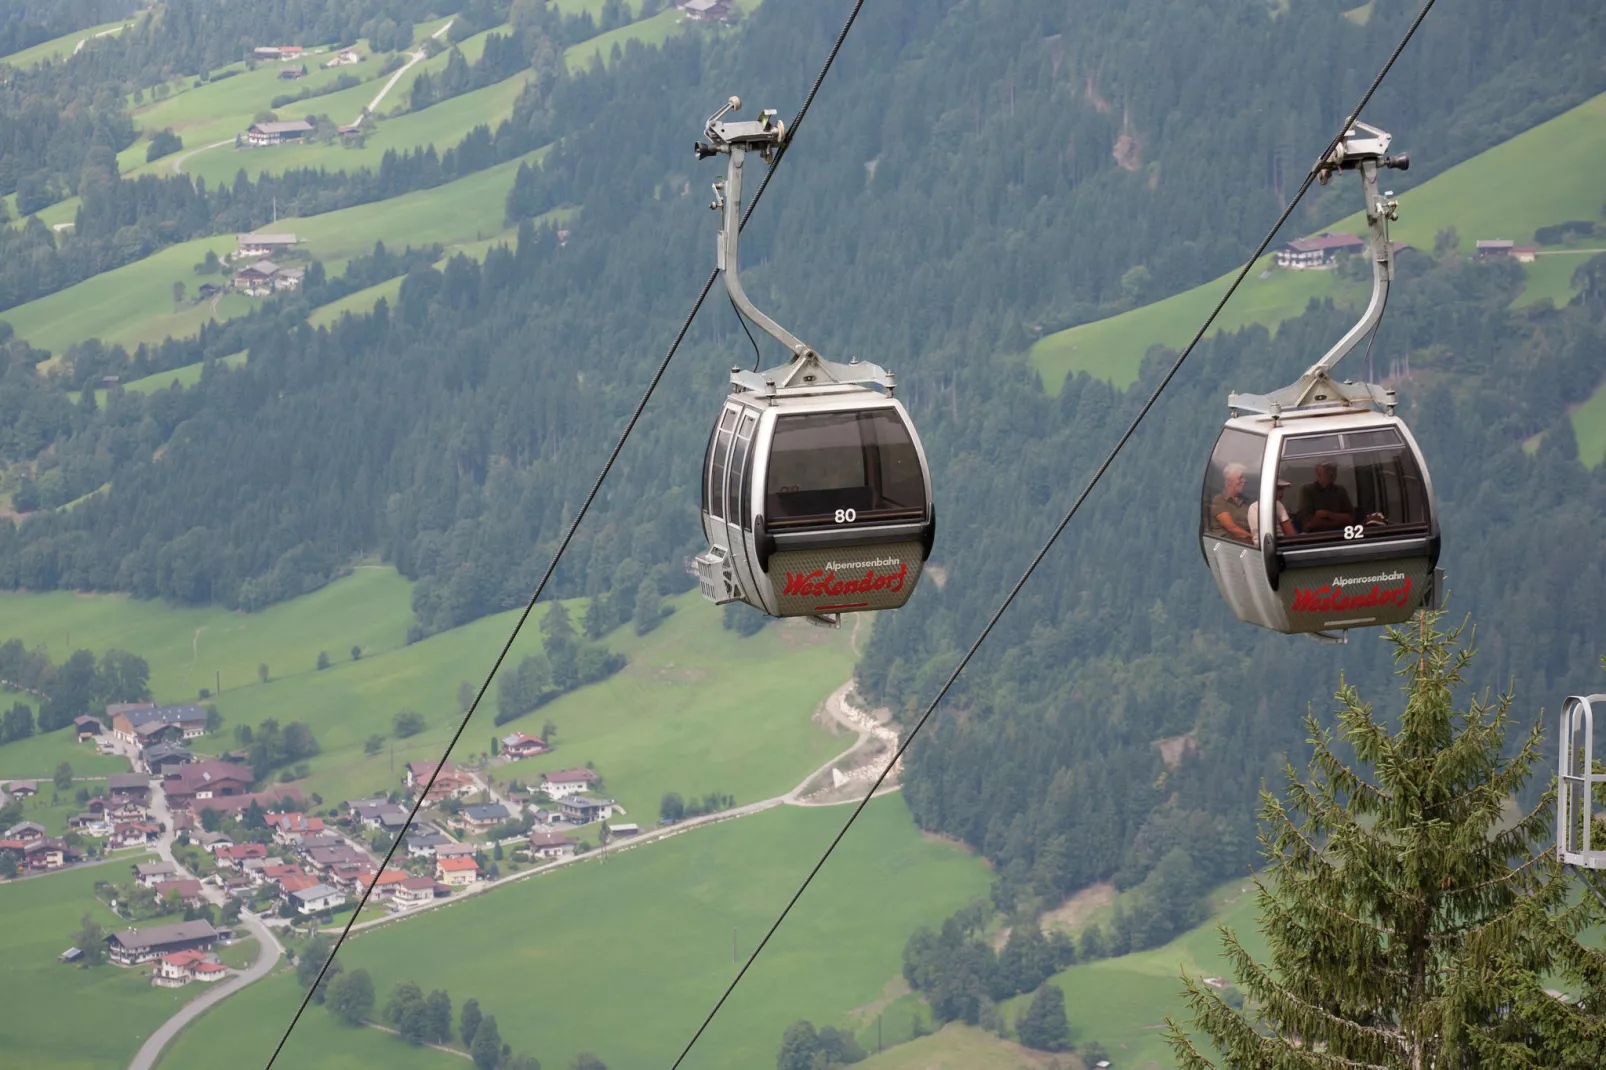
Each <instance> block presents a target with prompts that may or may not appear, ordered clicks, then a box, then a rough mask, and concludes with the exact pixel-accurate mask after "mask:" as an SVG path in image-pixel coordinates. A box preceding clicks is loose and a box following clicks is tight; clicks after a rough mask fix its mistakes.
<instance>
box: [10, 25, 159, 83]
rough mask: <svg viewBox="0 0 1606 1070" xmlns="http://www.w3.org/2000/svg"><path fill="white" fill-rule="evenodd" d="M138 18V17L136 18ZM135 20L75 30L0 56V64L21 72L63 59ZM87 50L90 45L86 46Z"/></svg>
mask: <svg viewBox="0 0 1606 1070" xmlns="http://www.w3.org/2000/svg"><path fill="white" fill-rule="evenodd" d="M136 17H137V16H136ZM132 21H133V19H132V18H129V19H118V20H117V21H116V22H103V23H101V24H100V25H99V26H91V27H89V28H88V29H84V30H74V31H73V32H72V33H65V34H62V35H61V36H60V37H56V38H52V39H51V40H49V41H41V42H40V43H39V44H37V45H34V46H33V47H32V48H25V49H23V50H22V51H21V52H13V53H11V54H10V55H7V56H0V63H8V64H10V65H11V66H13V67H16V68H18V69H19V70H20V69H22V68H25V67H31V66H33V65H34V64H36V63H42V62H44V61H45V60H47V59H61V58H63V57H66V56H70V55H72V54H73V50H74V49H76V48H77V47H78V44H79V42H80V41H84V42H87V41H91V40H93V39H94V38H96V37H99V36H103V35H109V34H114V33H117V32H119V31H121V30H122V28H123V27H124V26H126V25H128V24H129V23H130V22H132ZM84 47H85V48H88V47H89V45H88V44H85V45H84Z"/></svg>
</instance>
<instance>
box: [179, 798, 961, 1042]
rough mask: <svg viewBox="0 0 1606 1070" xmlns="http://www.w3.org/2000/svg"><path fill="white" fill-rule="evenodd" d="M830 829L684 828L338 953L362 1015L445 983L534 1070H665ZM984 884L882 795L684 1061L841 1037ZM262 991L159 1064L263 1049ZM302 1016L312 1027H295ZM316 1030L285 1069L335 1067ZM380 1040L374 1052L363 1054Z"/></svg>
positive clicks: (795, 823) (779, 825)
mask: <svg viewBox="0 0 1606 1070" xmlns="http://www.w3.org/2000/svg"><path fill="white" fill-rule="evenodd" d="M845 817H846V812H845V811H844V810H843V809H841V808H836V807H833V808H829V809H798V808H792V807H786V808H780V809H776V810H769V811H765V812H764V813H761V814H758V815H755V816H752V817H747V818H742V819H740V820H736V821H732V822H729V823H726V824H721V825H717V826H715V827H712V828H707V829H701V830H696V831H693V832H689V833H688V834H686V835H684V836H678V837H675V838H673V839H671V840H669V841H666V842H664V843H659V844H652V845H644V846H643V847H641V848H640V849H636V850H631V851H627V852H624V853H623V854H619V855H616V856H614V857H612V858H610V859H609V860H608V861H607V862H606V863H605V864H604V863H600V862H597V863H588V864H585V865H580V866H575V867H570V868H568V869H565V870H561V871H559V872H557V873H553V874H551V875H549V876H544V877H536V878H532V879H529V880H525V881H521V882H519V883H517V884H515V885H512V886H510V887H508V888H505V889H502V890H499V891H497V892H495V893H493V894H491V895H486V896H480V897H476V898H474V899H470V900H466V901H464V902H462V903H460V904H455V905H453V906H450V907H447V908H446V909H443V910H438V911H433V912H431V913H429V914H425V915H421V916H419V917H417V918H414V919H410V920H408V921H406V922H403V923H400V924H396V925H391V926H386V927H382V928H380V929H378V930H375V931H372V932H366V933H362V934H360V935H358V936H357V937H355V938H354V939H353V940H352V941H351V943H350V944H348V950H347V951H345V952H343V953H342V959H343V960H344V961H345V962H346V963H347V968H348V969H351V968H355V967H358V966H362V967H365V968H367V969H368V970H370V971H371V972H372V973H373V975H374V977H375V982H376V987H377V988H378V990H379V993H380V1002H381V1003H383V1001H384V999H385V997H386V996H387V995H388V993H389V991H390V989H391V987H392V986H393V985H394V984H395V983H396V982H398V981H400V980H403V979H408V978H412V979H416V980H418V981H419V983H420V984H423V985H424V986H425V987H426V989H427V988H432V987H440V988H444V989H446V990H447V991H448V992H449V993H450V994H451V996H452V1000H453V1004H454V1007H455V1006H457V1005H460V1004H461V1003H462V1001H463V1000H464V999H466V998H468V997H470V996H472V997H475V998H477V999H478V1000H479V1001H480V1004H481V1006H482V1008H483V1009H484V1010H485V1012H486V1013H488V1014H495V1015H496V1017H497V1024H498V1026H499V1027H500V1031H501V1034H502V1037H503V1039H504V1040H505V1041H507V1042H509V1043H511V1044H512V1045H513V1047H514V1049H515V1050H519V1051H523V1052H528V1053H530V1054H533V1055H536V1056H537V1057H539V1058H540V1060H541V1062H542V1064H543V1065H545V1066H552V1067H563V1066H567V1065H568V1064H569V1062H570V1060H571V1059H572V1058H573V1057H574V1055H575V1054H576V1053H577V1052H579V1051H582V1050H591V1051H594V1052H596V1053H597V1054H598V1055H600V1056H601V1057H602V1059H603V1060H604V1061H605V1062H606V1063H607V1064H608V1066H609V1067H610V1068H611V1070H646V1068H649V1067H663V1066H667V1065H668V1064H669V1063H670V1062H671V1061H673V1058H674V1056H675V1054H677V1053H678V1052H679V1050H680V1048H681V1047H682V1046H683V1045H684V1044H685V1042H686V1041H687V1040H688V1039H690V1037H691V1034H692V1031H693V1029H694V1028H695V1027H696V1024H697V1022H698V1021H700V1020H701V1018H702V1016H703V1015H704V1014H706V1013H707V1011H708V1009H709V1008H710V1007H711V1006H712V1005H713V1001H714V1000H715V999H716V998H717V996H718V994H719V992H720V990H721V989H722V988H723V986H724V985H725V984H726V983H727V982H728V981H729V979H730V977H731V975H732V971H733V969H734V967H733V966H732V962H731V951H732V947H731V944H732V935H733V930H734V936H735V941H736V945H737V950H738V951H739V953H741V954H743V955H745V954H747V953H749V952H750V950H751V948H752V947H753V945H754V942H755V941H756V940H757V939H758V937H759V935H760V934H761V933H762V932H763V930H764V929H765V928H766V927H767V926H768V925H769V923H770V922H771V921H772V920H773V918H774V917H775V914H776V912H777V911H778V910H779V909H780V907H781V906H782V904H784V902H785V901H786V899H787V897H788V896H789V895H790V894H791V892H792V891H793V889H794V888H795V887H796V884H797V882H798V881H799V880H800V879H801V878H802V876H803V874H804V873H805V872H806V871H807V867H808V866H809V865H810V864H811V862H812V860H813V858H814V857H815V856H816V855H817V854H818V852H819V851H820V850H821V849H823V847H824V846H825V843H826V842H827V841H828V840H829V838H830V837H831V836H832V835H833V834H834V833H835V831H836V829H837V828H838V827H839V826H840V823H841V822H842V820H843V819H844V818H845ZM986 885H987V870H986V867H985V866H984V865H982V864H981V863H980V862H979V861H977V860H976V859H975V858H973V857H971V856H969V855H967V854H965V853H962V852H960V851H958V850H956V849H954V848H952V847H949V846H947V845H945V844H941V843H937V842H934V841H932V840H929V839H926V838H924V837H922V836H921V835H920V834H919V832H918V831H916V829H915V828H914V825H913V823H912V822H911V820H910V819H909V816H908V813H907V811H906V809H905V808H904V806H903V803H902V802H901V801H900V800H897V799H885V800H881V801H879V802H877V803H875V804H874V805H872V806H870V807H869V808H868V809H867V810H866V811H865V814H864V816H863V817H862V818H861V819H860V821H859V823H858V824H857V825H856V826H855V828H854V830H853V833H852V834H851V835H850V836H848V837H847V838H846V839H845V840H844V841H843V843H842V846H841V847H840V848H839V849H838V852H837V854H836V856H835V857H834V858H833V860H832V862H831V864H830V865H829V866H827V867H826V868H825V869H824V870H823V871H822V872H821V875H820V877H819V879H818V880H817V881H816V883H815V885H814V887H813V888H812V889H811V890H810V892H809V893H808V895H807V896H805V897H804V899H803V900H802V901H801V902H800V903H799V904H798V906H797V908H796V909H795V910H794V911H793V913H792V916H791V918H790V919H789V920H788V922H787V924H786V926H784V927H783V928H782V929H781V930H780V932H779V934H778V935H777V936H776V937H775V939H774V940H773V941H772V942H771V944H770V946H769V948H768V949H767V950H766V952H765V954H764V955H763V956H762V957H761V958H760V959H759V961H758V963H757V965H755V966H754V968H753V970H752V971H751V972H750V973H749V974H748V976H747V979H746V980H745V981H744V982H743V984H742V987H741V988H739V989H738V990H737V993H736V995H735V996H733V997H732V999H731V1001H730V1002H729V1003H728V1004H727V1005H726V1006H725V1009H724V1010H723V1011H722V1012H721V1014H720V1017H719V1018H718V1019H716V1020H715V1023H714V1025H713V1026H712V1027H711V1028H710V1029H709V1031H708V1033H707V1034H705V1036H704V1038H703V1040H702V1041H701V1042H700V1043H699V1045H698V1047H697V1048H696V1049H695V1050H694V1052H693V1054H692V1056H691V1058H690V1059H689V1060H688V1061H687V1063H686V1066H687V1067H695V1068H697V1070H713V1068H725V1067H729V1068H732V1070H735V1068H741V1070H749V1068H752V1067H760V1066H768V1065H771V1064H773V1062H774V1059H775V1052H776V1049H777V1048H778V1046H779V1044H780V1038H781V1032H782V1031H783V1030H784V1029H785V1027H786V1026H787V1024H789V1023H790V1022H792V1021H793V1020H795V1019H797V1018H799V1017H806V1018H810V1019H812V1020H814V1021H815V1022H818V1023H824V1022H838V1023H844V1024H845V1023H846V1021H847V1016H848V1014H849V1012H850V1011H851V1010H852V1009H853V1008H855V1007H858V1006H860V1005H863V1004H866V1003H869V1002H871V1001H873V1000H875V999H876V997H877V995H878V994H879V993H880V991H881V990H882V988H883V986H884V985H885V984H886V982H887V981H889V980H891V979H892V978H894V977H896V976H897V974H898V972H899V970H900V968H901V967H900V956H901V953H902V948H903V942H904V936H905V933H906V932H907V930H908V928H909V927H910V926H912V925H920V924H932V923H935V922H936V921H938V920H940V919H941V918H942V917H943V916H944V915H945V914H946V913H948V912H951V911H952V910H953V909H954V908H956V907H957V906H959V905H961V904H962V903H964V902H965V901H966V900H967V899H969V898H970V897H971V896H974V895H978V894H981V893H983V892H984V891H985V889H986ZM510 926H512V929H511V930H510ZM280 990H282V985H281V986H279V989H277V990H275V989H269V988H267V987H262V988H261V989H260V990H248V991H247V992H246V993H245V994H243V995H242V996H240V997H238V998H237V999H236V1000H234V1001H231V1003H232V1004H233V1005H232V1006H229V1007H227V1008H226V1009H225V1011H224V1012H223V1013H220V1014H213V1015H208V1016H207V1017H205V1018H203V1019H202V1020H201V1021H200V1022H198V1023H197V1024H196V1025H195V1026H194V1027H193V1028H192V1029H191V1030H190V1031H189V1032H188V1033H186V1034H185V1036H184V1037H182V1038H180V1040H179V1042H178V1044H177V1045H176V1047H175V1048H174V1050H173V1054H172V1056H171V1057H170V1058H169V1059H167V1060H165V1061H164V1062H163V1064H162V1066H163V1070H187V1068H189V1067H202V1066H206V1067H210V1066H211V1065H212V1064H211V1063H210V1062H208V1061H207V1053H208V1050H209V1049H211V1048H212V1047H213V1046H215V1045H218V1044H222V1043H228V1044H230V1045H231V1046H233V1047H235V1048H237V1049H238V1050H242V1051H257V1050H264V1048H265V1045H266V1044H268V1043H269V1038H270V1036H273V1035H274V1033H273V1031H274V1029H275V1028H282V1023H283V1022H284V1021H286V1020H287V1019H286V1017H285V1014H286V1013H287V1011H286V1001H284V1000H283V998H282V996H280V995H279V994H278V991H280ZM275 1001H277V1002H275ZM314 1018H322V1019H323V1020H324V1021H327V1020H328V1014H327V1012H324V1011H321V1010H318V1009H314V1010H312V1011H311V1012H309V1015H308V1017H307V1018H306V1019H303V1021H304V1022H310V1021H311V1020H312V1019H314ZM322 1035H323V1034H321V1033H315V1032H312V1031H309V1032H308V1033H307V1034H305V1035H301V1034H298V1035H297V1036H295V1037H293V1038H292V1040H291V1042H290V1045H289V1046H288V1047H287V1048H286V1049H285V1052H286V1055H288V1056H291V1062H292V1064H293V1065H296V1066H306V1067H313V1068H319V1067H326V1066H334V1065H340V1064H335V1063H331V1062H327V1061H324V1060H325V1058H326V1056H324V1055H323V1054H322V1052H321V1051H320V1048H319V1043H318V1039H319V1037H321V1036H322ZM393 1046H394V1047H395V1048H396V1049H398V1050H400V1049H401V1047H402V1046H401V1045H400V1044H398V1043H397V1042H395V1041H391V1040H389V1038H383V1037H381V1038H377V1041H376V1043H375V1044H373V1045H372V1046H371V1047H370V1048H369V1049H368V1052H369V1054H368V1058H369V1059H370V1060H372V1061H373V1063H372V1064H377V1063H378V1062H379V1061H380V1060H382V1059H385V1058H386V1056H387V1055H388V1054H389V1053H390V1052H391V1050H392V1047H393Z"/></svg>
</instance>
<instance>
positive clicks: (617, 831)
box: [608, 824, 641, 839]
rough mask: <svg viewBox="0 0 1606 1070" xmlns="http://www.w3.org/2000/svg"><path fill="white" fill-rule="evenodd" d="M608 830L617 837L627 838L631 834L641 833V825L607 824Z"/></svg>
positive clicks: (637, 834)
mask: <svg viewBox="0 0 1606 1070" xmlns="http://www.w3.org/2000/svg"><path fill="white" fill-rule="evenodd" d="M608 832H609V833H610V834H611V835H613V836H615V837H618V838H619V839H628V838H630V837H631V836H639V835H641V826H640V825H631V824H620V825H609V826H608Z"/></svg>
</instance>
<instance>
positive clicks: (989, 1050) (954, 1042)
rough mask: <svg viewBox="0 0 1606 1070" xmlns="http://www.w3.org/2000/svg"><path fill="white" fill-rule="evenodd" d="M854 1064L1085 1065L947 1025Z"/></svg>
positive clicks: (868, 1068) (891, 1067) (909, 1069)
mask: <svg viewBox="0 0 1606 1070" xmlns="http://www.w3.org/2000/svg"><path fill="white" fill-rule="evenodd" d="M868 1050H870V1051H874V1050H875V1049H874V1048H870V1049H868ZM856 1065H857V1066H858V1070H1050V1068H1059V1070H1083V1068H1084V1067H1085V1066H1086V1065H1087V1064H1086V1063H1085V1062H1083V1061H1082V1060H1081V1059H1079V1058H1078V1057H1077V1056H1075V1055H1074V1054H1068V1053H1065V1054H1060V1055H1057V1056H1055V1055H1048V1054H1045V1053H1043V1052H1040V1051H1032V1050H1031V1049H1029V1048H1023V1047H1021V1046H1020V1045H1019V1044H1013V1043H1010V1042H1009V1041H1006V1040H999V1039H998V1038H997V1037H996V1036H994V1035H993V1034H991V1033H989V1032H987V1031H985V1030H982V1029H977V1028H976V1027H975V1026H970V1025H965V1024H964V1023H963V1022H949V1023H948V1024H947V1025H945V1026H943V1027H942V1029H940V1030H938V1031H937V1032H936V1033H934V1034H932V1035H931V1036H928V1037H921V1038H920V1039H918V1040H911V1041H909V1042H908V1043H906V1044H899V1045H897V1046H896V1047H892V1048H888V1049H887V1050H886V1051H885V1052H883V1053H882V1054H880V1055H872V1056H870V1058H868V1059H866V1060H865V1061H864V1062H862V1063H858V1064H856ZM1117 1065H1120V1066H1124V1065H1125V1064H1124V1063H1120V1064H1117Z"/></svg>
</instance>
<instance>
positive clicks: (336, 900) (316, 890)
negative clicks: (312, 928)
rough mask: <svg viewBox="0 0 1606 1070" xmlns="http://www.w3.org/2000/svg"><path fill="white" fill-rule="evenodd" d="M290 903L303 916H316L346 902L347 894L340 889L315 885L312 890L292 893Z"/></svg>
mask: <svg viewBox="0 0 1606 1070" xmlns="http://www.w3.org/2000/svg"><path fill="white" fill-rule="evenodd" d="M289 899H290V902H292V903H294V904H295V908H296V910H297V911H299V912H300V913H302V914H316V913H317V912H318V911H320V910H328V909H330V908H331V907H337V906H339V905H340V904H341V903H344V902H345V901H346V893H345V892H342V891H340V890H339V889H338V888H331V887H329V886H328V885H327V884H314V885H313V886H312V887H311V888H305V889H302V890H301V891H299V892H291V893H290V895H289Z"/></svg>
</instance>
